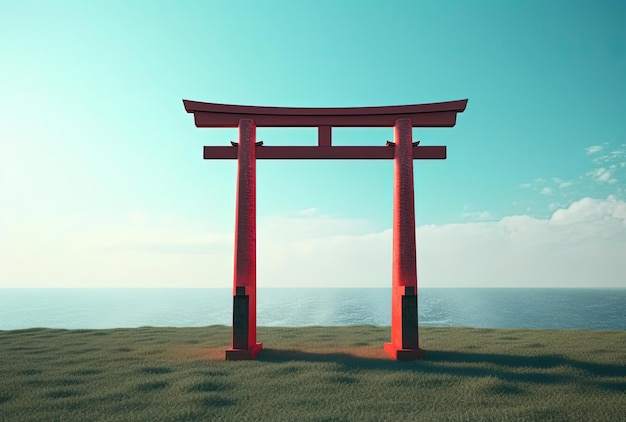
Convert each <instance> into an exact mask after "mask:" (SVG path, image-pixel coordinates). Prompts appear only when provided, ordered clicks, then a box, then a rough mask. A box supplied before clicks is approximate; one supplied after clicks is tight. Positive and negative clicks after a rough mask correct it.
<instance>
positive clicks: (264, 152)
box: [204, 146, 446, 160]
mask: <svg viewBox="0 0 626 422" xmlns="http://www.w3.org/2000/svg"><path fill="white" fill-rule="evenodd" d="M237 149H238V147H235V146H229V147H228V146H226V147H224V146H205V147H204V159H206V160H219V159H236V158H237ZM394 150H395V147H389V146H384V147H380V146H374V147H369V146H334V147H333V146H257V147H256V158H257V159H260V160H263V159H265V160H280V159H292V160H294V159H295V160H297V159H301V160H316V159H317V160H333V159H334V160H385V159H387V160H388V159H393V157H394ZM413 158H414V159H418V160H419V159H422V160H445V159H446V147H445V146H414V147H413Z"/></svg>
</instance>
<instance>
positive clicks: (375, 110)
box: [183, 99, 467, 116]
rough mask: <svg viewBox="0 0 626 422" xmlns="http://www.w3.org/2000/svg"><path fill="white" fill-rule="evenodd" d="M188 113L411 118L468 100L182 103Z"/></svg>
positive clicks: (462, 104)
mask: <svg viewBox="0 0 626 422" xmlns="http://www.w3.org/2000/svg"><path fill="white" fill-rule="evenodd" d="M183 104H184V105H185V110H186V111H187V113H195V112H204V113H227V114H247V115H257V114H261V115H266V114H271V115H274V116H359V115H372V114H377V115H378V114H402V115H404V114H414V113H435V112H442V111H456V112H457V113H462V112H463V111H464V110H465V107H466V106H467V99H465V100H457V101H446V102H440V103H428V104H407V105H395V106H375V107H332V108H314V107H266V106H248V105H236V104H218V103H203V102H200V101H191V100H183Z"/></svg>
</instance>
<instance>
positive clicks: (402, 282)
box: [385, 119, 422, 360]
mask: <svg viewBox="0 0 626 422" xmlns="http://www.w3.org/2000/svg"><path fill="white" fill-rule="evenodd" d="M412 129H413V127H412V124H411V120H410V119H398V120H396V122H395V125H394V141H395V147H394V160H393V161H394V175H393V185H394V186H393V258H392V279H391V280H392V281H391V282H392V287H391V342H389V343H385V352H386V353H387V354H389V355H390V356H391V357H392V358H393V359H396V360H410V359H421V358H422V350H421V349H420V348H419V341H418V328H417V265H416V248H415V199H414V189H413V132H412Z"/></svg>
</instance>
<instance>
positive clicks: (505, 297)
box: [0, 287, 626, 330]
mask: <svg viewBox="0 0 626 422" xmlns="http://www.w3.org/2000/svg"><path fill="white" fill-rule="evenodd" d="M625 316H626V289H624V288H549V287H543V288H511V287H507V288H449V287H445V288H444V287H441V288H427V287H424V288H420V289H419V290H418V319H419V325H420V326H444V327H475V328H538V329H575V328H581V329H594V330H595V329H600V330H624V329H626V318H625ZM231 324H232V288H224V287H207V288H137V287H135V288H133V287H128V288H95V287H89V288H0V330H15V329H25V328H35V327H45V328H62V329H106V328H133V327H141V326H155V327H199V326H208V325H231ZM390 324H391V287H387V288H384V287H380V288H348V287H336V288H307V287H298V288H296V287H291V288H280V287H260V288H258V289H257V325H258V326H284V327H303V326H345V325H374V326H389V325H390Z"/></svg>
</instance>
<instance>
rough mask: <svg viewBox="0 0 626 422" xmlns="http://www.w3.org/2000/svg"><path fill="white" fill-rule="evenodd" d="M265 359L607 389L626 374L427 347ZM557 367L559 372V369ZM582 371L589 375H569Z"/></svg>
mask: <svg viewBox="0 0 626 422" xmlns="http://www.w3.org/2000/svg"><path fill="white" fill-rule="evenodd" d="M257 360H258V361H261V362H274V363H281V362H329V363H335V364H339V365H341V366H342V367H343V368H344V369H345V370H346V371H350V370H358V371H364V370H365V371H368V370H375V371H392V372H397V371H411V372H417V373H423V374H433V375H450V376H455V377H459V376H460V377H488V376H491V377H498V378H500V379H504V380H508V381H521V382H530V383H541V384H564V383H579V382H583V383H587V384H591V385H594V386H596V387H599V388H602V389H605V390H613V391H616V390H618V389H619V388H620V387H621V386H623V385H624V383H623V382H622V381H621V380H618V379H616V377H624V376H626V366H623V365H610V364H600V363H590V362H582V361H577V360H573V359H568V358H565V357H563V356H559V355H540V356H520V355H506V354H487V353H471V352H450V351H438V350H426V351H425V359H424V360H421V361H420V360H418V361H394V360H391V359H387V358H377V357H362V356H356V355H354V354H350V353H348V352H345V353H344V352H331V353H313V352H306V351H302V350H292V349H286V350H282V349H269V348H267V349H263V350H262V351H261V353H259V356H258V357H257ZM554 369H556V370H558V372H559V373H555V371H554ZM572 369H573V370H574V372H578V371H582V372H583V373H584V374H585V375H583V376H581V375H579V374H574V375H569V374H568V373H571V372H572Z"/></svg>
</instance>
